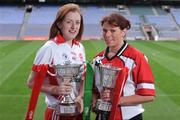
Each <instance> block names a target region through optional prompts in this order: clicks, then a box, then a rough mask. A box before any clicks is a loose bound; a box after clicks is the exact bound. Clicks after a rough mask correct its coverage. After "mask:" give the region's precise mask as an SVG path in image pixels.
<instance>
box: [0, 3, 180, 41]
mask: <svg viewBox="0 0 180 120" xmlns="http://www.w3.org/2000/svg"><path fill="white" fill-rule="evenodd" d="M31 7H32V12H31V9H28V10H27V6H25V7H18V6H1V7H0V17H1V19H0V39H1V40H2V39H3V40H4V39H7V40H8V39H11V40H12V39H14V40H15V39H23V40H47V39H48V35H49V29H50V25H51V24H52V22H53V20H54V18H55V15H56V12H57V9H58V7H59V6H57V5H56V6H55V5H53V6H52V5H50V6H47V5H34V6H31ZM81 8H82V11H83V16H84V23H85V29H84V34H83V39H99V38H101V37H102V35H101V33H102V32H101V26H100V20H101V19H102V17H103V16H105V15H107V14H108V13H112V12H118V13H120V14H122V15H124V16H125V17H126V18H127V19H129V20H130V22H131V24H132V25H131V26H132V27H131V29H130V30H129V31H128V32H127V36H126V39H127V40H180V17H179V14H180V8H178V7H173V6H170V7H169V9H170V10H169V12H168V11H166V10H164V9H163V7H162V6H153V5H148V6H143V5H136V6H133V5H109V6H103V5H88V6H87V5H82V6H81Z"/></svg>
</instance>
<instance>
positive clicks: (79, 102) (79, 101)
mask: <svg viewBox="0 0 180 120" xmlns="http://www.w3.org/2000/svg"><path fill="white" fill-rule="evenodd" d="M75 102H76V104H77V107H78V111H79V112H80V113H82V112H83V108H84V103H83V99H82V97H81V96H78V97H77V98H76V99H75Z"/></svg>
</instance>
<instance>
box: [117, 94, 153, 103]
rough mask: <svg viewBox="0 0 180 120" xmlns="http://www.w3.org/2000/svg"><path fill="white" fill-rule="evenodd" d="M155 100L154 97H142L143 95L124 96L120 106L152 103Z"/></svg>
mask: <svg viewBox="0 0 180 120" xmlns="http://www.w3.org/2000/svg"><path fill="white" fill-rule="evenodd" d="M153 100H154V96H141V95H132V96H123V97H121V99H120V100H119V105H121V106H131V105H137V104H141V103H146V102H150V101H153Z"/></svg>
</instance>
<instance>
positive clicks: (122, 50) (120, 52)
mask: <svg viewBox="0 0 180 120" xmlns="http://www.w3.org/2000/svg"><path fill="white" fill-rule="evenodd" d="M127 45H128V43H127V42H126V41H124V44H123V45H122V47H121V48H120V49H119V50H118V52H117V53H116V55H114V56H113V57H112V58H109V57H108V53H109V47H107V48H106V50H105V57H106V58H107V59H108V60H112V59H113V58H115V57H116V56H120V55H121V54H122V53H123V52H124V50H125V49H126V47H127Z"/></svg>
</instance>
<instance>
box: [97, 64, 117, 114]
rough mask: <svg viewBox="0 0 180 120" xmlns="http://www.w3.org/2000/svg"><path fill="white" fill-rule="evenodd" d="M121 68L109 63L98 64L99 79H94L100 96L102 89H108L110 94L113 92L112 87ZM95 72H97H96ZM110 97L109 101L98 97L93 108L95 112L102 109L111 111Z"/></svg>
mask: <svg viewBox="0 0 180 120" xmlns="http://www.w3.org/2000/svg"><path fill="white" fill-rule="evenodd" d="M120 70H121V68H118V67H112V66H110V65H100V69H99V73H98V74H100V77H99V81H98V80H97V81H96V87H97V88H98V90H99V92H100V96H102V90H110V95H112V94H113V93H112V92H113V89H114V87H115V84H116V79H117V76H118V74H119V72H120ZM96 74H97V72H96ZM109 97H110V100H109V101H105V100H103V99H102V98H100V99H98V100H97V102H96V106H95V110H96V111H97V112H100V111H104V112H109V111H111V107H112V97H111V96H109Z"/></svg>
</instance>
